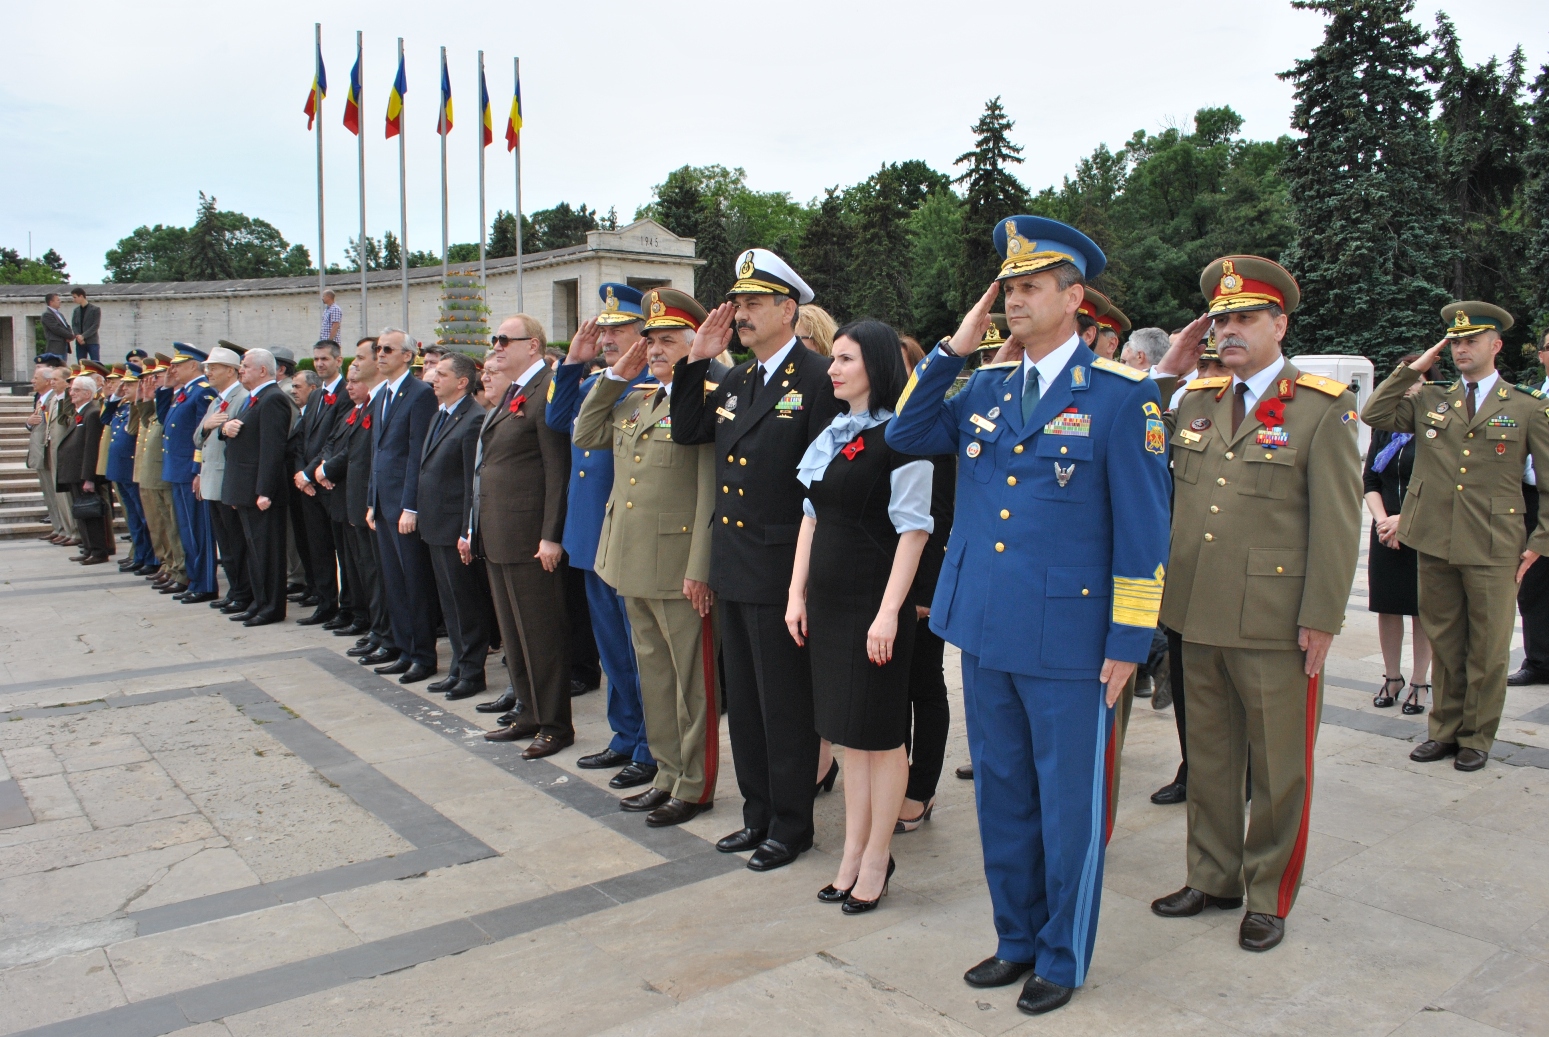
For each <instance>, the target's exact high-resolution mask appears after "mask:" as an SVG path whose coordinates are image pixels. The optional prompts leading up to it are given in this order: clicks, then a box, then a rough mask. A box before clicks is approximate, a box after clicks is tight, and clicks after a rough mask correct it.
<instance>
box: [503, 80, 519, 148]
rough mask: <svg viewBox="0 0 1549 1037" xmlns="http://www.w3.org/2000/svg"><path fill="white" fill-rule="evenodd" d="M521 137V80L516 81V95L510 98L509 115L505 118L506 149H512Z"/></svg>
mask: <svg viewBox="0 0 1549 1037" xmlns="http://www.w3.org/2000/svg"><path fill="white" fill-rule="evenodd" d="M521 139H522V81H521V80H520V79H518V80H517V81H516V95H515V96H514V97H512V98H511V115H510V116H509V117H508V118H507V119H506V150H507V151H514V150H515V149H516V146H517V144H518V143H520V142H521Z"/></svg>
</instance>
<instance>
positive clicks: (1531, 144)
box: [1518, 64, 1549, 342]
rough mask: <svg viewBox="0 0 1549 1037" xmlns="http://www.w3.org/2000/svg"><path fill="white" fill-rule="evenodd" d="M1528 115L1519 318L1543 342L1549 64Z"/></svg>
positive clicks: (1548, 293) (1548, 313)
mask: <svg viewBox="0 0 1549 1037" xmlns="http://www.w3.org/2000/svg"><path fill="white" fill-rule="evenodd" d="M1531 94H1532V101H1531V102H1530V103H1529V105H1528V117H1529V121H1530V122H1531V125H1532V129H1531V132H1530V133H1529V136H1528V145H1527V149H1526V150H1525V151H1524V152H1523V155H1522V164H1523V166H1524V167H1525V168H1526V169H1527V171H1528V177H1527V180H1526V182H1525V183H1524V184H1523V185H1522V223H1523V231H1524V233H1523V237H1524V238H1525V242H1524V246H1523V260H1522V267H1521V271H1522V272H1521V274H1520V277H1521V280H1522V281H1523V283H1524V284H1526V285H1527V286H1528V288H1527V289H1526V291H1524V293H1523V294H1524V295H1526V296H1527V299H1528V312H1527V313H1523V314H1520V315H1519V317H1518V319H1519V320H1520V321H1521V322H1523V323H1526V324H1529V325H1531V328H1532V331H1533V335H1534V337H1535V338H1537V339H1538V340H1539V341H1540V342H1541V341H1543V334H1544V331H1545V330H1549V274H1546V273H1545V271H1549V64H1545V65H1543V66H1542V67H1541V68H1540V69H1539V70H1538V77H1537V78H1536V79H1534V80H1533V85H1532V88H1531Z"/></svg>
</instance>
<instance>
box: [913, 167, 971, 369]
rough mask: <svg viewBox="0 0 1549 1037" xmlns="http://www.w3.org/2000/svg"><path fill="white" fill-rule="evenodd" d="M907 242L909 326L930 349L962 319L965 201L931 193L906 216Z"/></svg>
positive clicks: (945, 191) (944, 192)
mask: <svg viewBox="0 0 1549 1037" xmlns="http://www.w3.org/2000/svg"><path fill="white" fill-rule="evenodd" d="M909 237H910V246H909V316H910V322H909V326H910V327H912V328H913V329H914V335H915V337H916V338H917V339H919V340H920V343H921V344H922V345H926V346H929V345H930V343H932V342H936V341H938V340H940V339H941V337H942V336H943V335H950V334H952V332H954V331H956V330H957V326H958V324H959V322H960V321H961V320H962V312H961V311H960V310H959V309H958V306H957V301H958V299H959V298H960V297H961V294H962V290H961V288H960V286H959V285H958V281H957V277H958V262H959V260H960V258H961V257H962V254H963V200H962V199H961V198H959V197H958V196H957V195H955V194H953V193H952V191H951V190H948V189H943V190H940V191H934V192H932V193H931V194H930V195H929V196H928V197H927V198H926V199H925V201H924V202H922V203H921V204H920V207H919V208H918V209H916V210H914V214H913V215H911V216H910V217H909Z"/></svg>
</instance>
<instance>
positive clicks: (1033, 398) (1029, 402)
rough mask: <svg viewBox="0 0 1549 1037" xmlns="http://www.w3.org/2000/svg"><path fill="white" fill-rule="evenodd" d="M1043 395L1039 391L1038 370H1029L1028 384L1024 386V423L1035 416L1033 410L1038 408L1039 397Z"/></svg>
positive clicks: (1030, 368)
mask: <svg viewBox="0 0 1549 1037" xmlns="http://www.w3.org/2000/svg"><path fill="white" fill-rule="evenodd" d="M1041 395H1042V394H1041V393H1040V392H1039V391H1038V368H1036V367H1029V368H1028V369H1027V382H1026V384H1024V385H1023V386H1022V421H1023V422H1024V423H1025V422H1026V421H1027V419H1028V418H1031V417H1032V416H1033V408H1034V407H1036V406H1038V397H1039V396H1041Z"/></svg>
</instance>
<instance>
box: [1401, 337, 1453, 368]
mask: <svg viewBox="0 0 1549 1037" xmlns="http://www.w3.org/2000/svg"><path fill="white" fill-rule="evenodd" d="M1446 348H1447V340H1446V339H1442V340H1441V341H1440V342H1438V343H1436V344H1435V345H1434V346H1432V347H1431V348H1430V349H1427V350H1426V351H1425V352H1424V353H1421V354H1420V355H1419V356H1418V357H1416V358H1415V359H1414V360H1413V361H1412V362H1411V363H1410V365H1409V369H1410V370H1411V371H1419V372H1420V373H1421V374H1424V373H1425V372H1427V371H1429V370H1430V369H1431V367H1432V365H1434V364H1435V363H1436V358H1437V357H1439V356H1441V351H1442V350H1443V349H1446Z"/></svg>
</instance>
